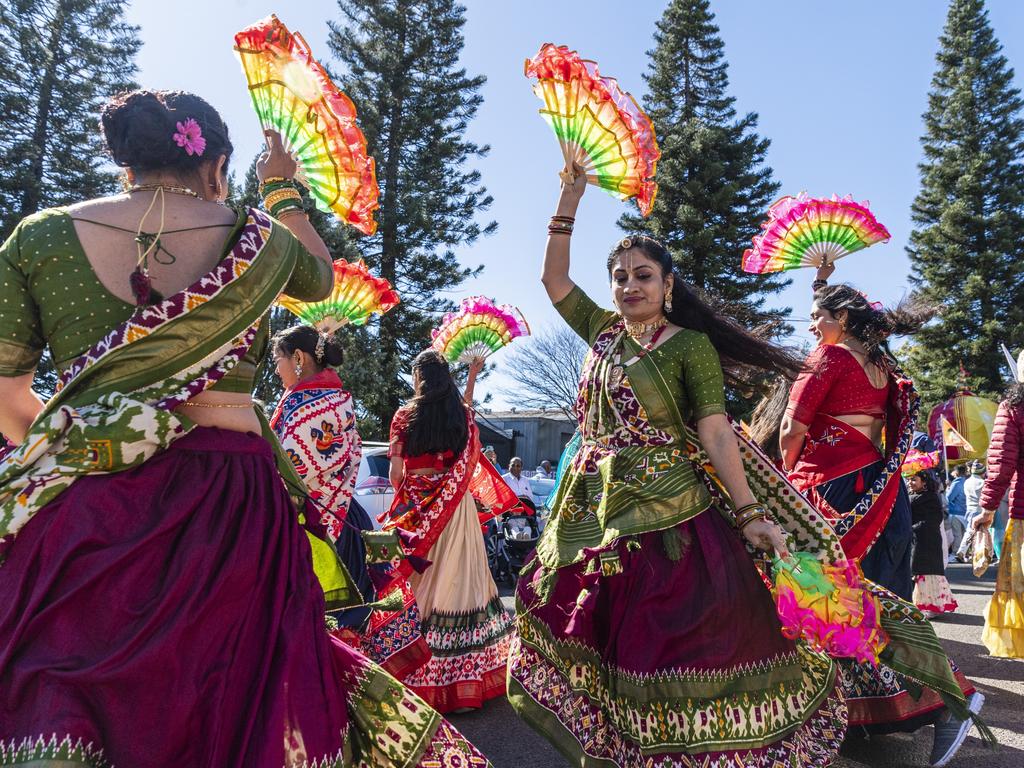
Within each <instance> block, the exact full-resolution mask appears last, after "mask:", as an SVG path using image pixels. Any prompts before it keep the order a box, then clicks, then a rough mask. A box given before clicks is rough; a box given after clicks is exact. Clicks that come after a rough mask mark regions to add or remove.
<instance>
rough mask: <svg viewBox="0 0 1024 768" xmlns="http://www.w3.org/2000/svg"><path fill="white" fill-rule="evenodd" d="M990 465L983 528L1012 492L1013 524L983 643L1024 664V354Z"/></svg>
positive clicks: (999, 418) (1003, 407)
mask: <svg viewBox="0 0 1024 768" xmlns="http://www.w3.org/2000/svg"><path fill="white" fill-rule="evenodd" d="M987 459H988V478H987V479H986V480H985V487H984V489H983V490H982V495H981V510H982V512H981V515H980V517H979V518H978V525H979V526H983V525H991V523H992V521H993V519H994V518H995V514H996V509H997V508H998V507H999V504H1000V502H1001V501H1002V499H1003V496H1004V494H1005V493H1006V490H1007V488H1009V490H1010V516H1009V517H1010V519H1009V522H1008V524H1007V526H1006V533H1005V534H1004V537H1003V547H1002V553H1001V554H1000V557H999V569H998V571H997V572H996V591H995V594H993V595H992V599H991V600H989V603H988V607H987V608H986V609H985V631H984V633H983V634H982V636H981V638H982V640H983V641H984V643H985V647H987V648H988V652H989V653H991V654H992V655H993V656H1002V657H1004V658H1011V659H1020V658H1024V352H1022V353H1021V354H1020V357H1018V358H1017V382H1016V383H1015V384H1013V385H1012V386H1011V387H1010V388H1009V389H1008V390H1007V392H1006V397H1004V398H1003V401H1002V402H1001V403H1000V404H999V410H998V411H997V412H996V420H995V424H994V426H993V428H992V439H991V441H990V442H989V444H988V456H987Z"/></svg>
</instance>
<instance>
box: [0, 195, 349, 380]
mask: <svg viewBox="0 0 1024 768" xmlns="http://www.w3.org/2000/svg"><path fill="white" fill-rule="evenodd" d="M244 222H245V214H244V212H240V213H239V215H238V218H237V220H236V222H235V225H234V226H233V227H232V228H231V230H230V233H229V235H228V237H227V239H226V241H225V245H224V248H223V251H222V253H221V256H222V257H223V256H224V255H226V254H227V253H228V251H229V250H230V249H231V246H232V245H233V244H234V242H235V239H236V237H237V235H238V233H239V232H240V231H241V229H242V225H243V224H244ZM278 230H280V231H281V232H282V234H283V235H285V236H282V237H278V238H276V240H277V243H276V245H277V247H278V248H281V249H296V250H297V252H298V253H297V259H296V267H295V270H294V272H293V273H292V276H291V279H290V280H289V282H288V285H287V287H286V288H285V293H286V294H287V295H289V296H293V297H295V298H297V299H301V300H306V301H310V300H316V299H319V298H322V297H323V296H324V294H325V293H326V292H327V291H328V290H330V284H331V281H332V279H333V276H332V274H331V271H330V268H329V267H328V266H327V265H326V264H325V263H324V262H323V261H321V260H320V259H318V258H317V257H315V256H313V255H312V254H311V253H309V252H308V251H307V250H306V249H305V248H304V247H303V246H302V244H301V243H299V241H298V240H297V239H296V238H295V237H294V236H293V235H291V233H288V232H287V230H286V229H285V228H284V227H276V228H275V232H277V231H278ZM270 245H271V246H273V245H274V243H273V242H271V243H270ZM135 310H136V306H135V305H134V304H130V303H128V302H125V301H123V300H121V299H119V298H118V297H117V296H114V295H113V294H112V293H110V292H109V291H108V290H107V289H106V288H105V287H104V285H103V284H102V283H101V282H100V281H99V278H98V277H97V276H96V273H95V272H94V271H93V269H92V266H91V265H90V264H89V260H88V259H87V258H86V255H85V251H83V250H82V245H81V243H80V242H79V240H78V236H77V234H76V233H75V224H74V219H73V218H72V216H71V215H70V214H69V213H68V211H67V209H65V208H52V209H49V210H46V211H41V212H39V213H37V214H35V215H33V216H29V217H28V218H26V219H24V220H23V221H22V222H21V223H20V224H19V225H18V227H17V228H16V229H15V230H14V232H13V233H12V234H11V236H10V237H9V238H8V239H7V242H5V243H4V244H3V246H2V247H0V376H21V375H24V374H27V373H31V372H32V371H33V370H35V367H36V365H37V364H38V362H39V358H40V357H41V356H42V353H43V349H44V347H45V346H46V345H49V347H50V352H51V354H52V355H53V360H54V364H55V365H56V367H57V370H58V371H63V370H64V369H65V368H66V367H68V366H69V365H70V364H71V362H72V361H73V360H75V359H76V358H77V357H79V356H80V355H81V354H82V353H84V352H85V351H86V350H88V349H89V348H90V347H91V346H92V345H93V344H95V343H96V342H97V341H99V340H100V339H102V338H103V337H104V335H106V334H107V333H108V332H109V331H110V329H111V328H114V327H116V326H118V325H120V324H121V323H123V322H125V321H126V320H127V319H128V318H129V317H130V316H131V314H132V313H133V312H134V311H135ZM268 345H269V331H268V329H267V324H266V323H263V324H262V325H261V328H260V330H259V332H258V333H257V335H256V338H255V340H254V341H253V344H252V346H251V347H250V349H249V352H248V353H246V355H245V357H244V358H243V359H242V360H241V361H240V362H239V364H238V365H237V366H235V367H234V368H233V369H232V370H231V371H230V372H228V373H227V374H226V375H225V376H224V378H222V379H221V380H220V381H219V382H217V384H216V385H215V386H214V387H213V389H215V390H217V391H220V392H251V391H252V386H253V379H254V378H255V375H256V366H257V365H258V363H259V360H260V359H261V358H262V356H263V355H264V354H266V351H267V347H268Z"/></svg>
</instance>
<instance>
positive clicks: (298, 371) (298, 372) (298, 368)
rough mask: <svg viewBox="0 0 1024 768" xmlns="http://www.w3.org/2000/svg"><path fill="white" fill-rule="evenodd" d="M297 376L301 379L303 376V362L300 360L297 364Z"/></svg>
mask: <svg viewBox="0 0 1024 768" xmlns="http://www.w3.org/2000/svg"><path fill="white" fill-rule="evenodd" d="M295 375H296V376H300V377H301V376H302V361H301V360H299V361H298V362H297V363H295Z"/></svg>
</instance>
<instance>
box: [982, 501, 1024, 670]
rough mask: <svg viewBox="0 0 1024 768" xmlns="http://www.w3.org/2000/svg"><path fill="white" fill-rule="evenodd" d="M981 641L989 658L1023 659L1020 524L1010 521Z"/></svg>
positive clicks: (1023, 527)
mask: <svg viewBox="0 0 1024 768" xmlns="http://www.w3.org/2000/svg"><path fill="white" fill-rule="evenodd" d="M981 639H982V642H984V643H985V647H987V648H988V652H989V653H990V654H992V655H993V656H1001V657H1003V658H1007V659H1024V520H1020V519H1014V518H1011V520H1010V522H1009V524H1008V525H1007V527H1006V534H1005V536H1004V538H1003V554H1002V557H1000V558H999V569H998V570H997V571H996V591H995V594H993V595H992V599H991V600H989V602H988V606H987V607H986V608H985V630H984V632H983V633H982V635H981Z"/></svg>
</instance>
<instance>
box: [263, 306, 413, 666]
mask: <svg viewBox="0 0 1024 768" xmlns="http://www.w3.org/2000/svg"><path fill="white" fill-rule="evenodd" d="M272 353H273V356H274V360H275V362H276V371H277V375H278V377H279V378H280V379H281V382H282V384H284V386H285V387H286V389H285V392H284V394H283V395H282V396H281V401H280V402H279V403H278V405H277V409H276V410H275V411H274V415H273V418H271V420H270V426H271V428H273V430H274V432H275V433H276V434H277V437H278V439H279V440H280V441H281V447H282V448H283V449H284V452H285V454H286V455H287V456H288V458H289V459H290V461H291V463H292V466H294V467H295V468H296V469H297V470H298V472H299V475H300V476H301V477H302V479H303V482H304V483H305V484H306V487H307V488H308V489H309V491H310V497H311V499H312V501H313V502H314V504H315V506H316V507H317V509H318V510H319V513H320V522H321V523H322V524H323V525H324V526H325V527H326V529H327V534H328V536H329V537H330V539H331V540H332V541H333V542H334V546H335V549H337V551H338V555H339V556H340V557H341V559H342V562H343V563H344V564H345V567H346V568H347V569H348V572H349V573H350V574H352V576H353V577H354V579H355V581H356V584H357V585H358V588H359V592H360V594H361V595H362V596H363V599H364V601H365V602H367V603H370V602H373V601H374V600H375V599H376V598H377V594H376V590H375V589H374V585H373V583H372V581H371V580H370V575H369V573H368V571H367V567H366V547H365V545H364V543H363V539H362V536H361V535H360V534H361V531H366V530H373V524H372V523H371V522H370V517H369V515H367V514H366V510H364V509H363V508H362V507H361V506H360V505H359V503H358V502H357V501H355V500H354V499H353V498H352V490H353V488H354V487H355V484H356V476H357V475H358V474H359V461H360V459H361V457H362V442H361V441H360V439H359V432H358V431H357V430H356V414H355V408H354V407H353V403H352V395H350V394H349V393H348V392H346V391H345V390H344V389H343V387H342V383H341V379H340V378H339V377H338V374H337V373H335V371H334V369H333V367H332V366H338V365H341V362H342V357H343V352H342V348H341V344H339V343H338V341H337V340H336V339H335V338H334V336H329V335H327V334H323V333H320V332H319V331H317V330H316V329H314V328H311V327H310V326H308V325H295V326H292V327H291V328H288V329H286V330H284V331H281V332H280V333H279V334H277V335H276V336H275V337H274V339H273V347H272ZM398 589H399V590H400V592H401V597H402V607H401V609H399V610H397V611H373V612H371V609H370V608H369V607H360V608H349V609H346V610H343V611H339V612H336V613H333V614H332V618H333V619H334V620H335V621H336V622H337V624H338V628H337V630H336V631H335V634H336V636H338V637H340V638H341V639H343V640H346V641H347V642H349V643H350V644H351V645H353V646H354V647H356V648H358V649H359V650H361V651H362V652H363V653H364V654H366V655H367V656H369V657H370V658H371V659H373V660H374V661H375V662H377V663H378V664H380V665H381V666H382V667H383V668H384V669H385V670H386V671H387V672H388V673H390V674H392V675H394V676H395V677H397V678H398V679H399V680H401V679H403V678H404V677H405V676H406V675H408V674H409V673H410V672H411V671H412V670H414V669H417V668H418V667H420V666H422V665H423V664H424V663H426V661H427V659H428V658H429V657H430V651H429V649H428V648H427V644H426V641H425V640H424V639H423V634H422V632H421V631H420V617H419V610H418V609H417V607H416V601H415V599H414V598H413V595H412V590H411V589H410V588H409V585H408V583H407V582H403V583H402V584H400V585H398Z"/></svg>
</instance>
